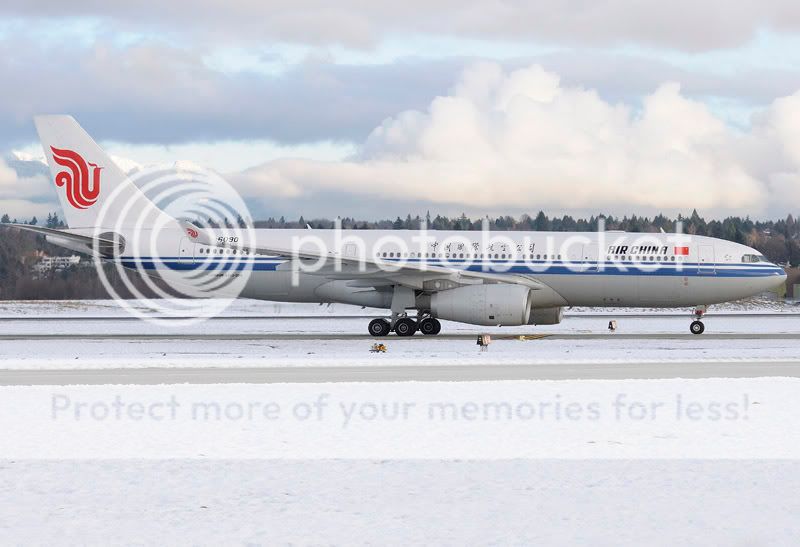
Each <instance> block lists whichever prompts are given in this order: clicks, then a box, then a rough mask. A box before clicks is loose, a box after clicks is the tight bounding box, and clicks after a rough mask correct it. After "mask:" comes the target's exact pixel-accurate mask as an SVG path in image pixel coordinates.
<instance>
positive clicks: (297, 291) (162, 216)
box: [14, 116, 786, 337]
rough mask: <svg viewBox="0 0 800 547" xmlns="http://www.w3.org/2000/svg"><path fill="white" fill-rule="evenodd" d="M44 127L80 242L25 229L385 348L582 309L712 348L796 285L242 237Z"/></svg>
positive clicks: (731, 269)
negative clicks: (282, 309) (685, 327)
mask: <svg viewBox="0 0 800 547" xmlns="http://www.w3.org/2000/svg"><path fill="white" fill-rule="evenodd" d="M35 124H36V128H37V131H38V133H39V137H40V140H41V142H42V146H43V148H44V152H45V155H46V157H47V162H48V164H49V166H50V169H51V172H52V175H53V179H54V182H55V185H56V189H57V191H58V195H59V199H60V202H61V205H62V208H63V211H64V218H65V219H66V221H67V224H68V226H69V228H68V229H64V230H55V229H49V228H45V227H39V226H28V225H14V226H16V227H17V228H20V229H24V230H29V231H33V232H36V233H39V234H43V235H44V236H45V237H46V238H47V240H48V241H50V242H51V243H54V244H56V245H60V246H63V247H66V248H68V249H71V250H74V251H78V252H82V253H85V254H90V255H93V256H95V257H100V258H102V260H104V261H107V262H112V263H116V264H120V265H122V266H123V267H126V268H129V269H133V270H135V271H137V272H140V273H142V272H143V273H145V274H147V275H151V276H156V277H160V278H162V279H167V280H170V279H177V282H178V283H180V282H181V281H180V276H181V275H183V276H186V275H193V274H195V273H197V272H198V271H200V270H203V271H212V272H213V273H214V275H215V276H216V277H222V278H225V277H239V276H241V275H242V274H247V275H246V280H245V282H244V283H243V284H242V285H241V286H240V287H239V288H238V289H237V294H236V295H234V296H238V297H243V298H251V299H259V300H270V301H282V302H315V303H343V304H354V305H359V306H363V307H370V308H378V309H382V310H386V312H387V313H386V314H385V316H384V317H379V318H376V319H373V320H372V321H371V322H370V323H369V325H368V332H369V334H370V335H372V336H375V337H383V336H387V335H389V334H390V333H392V332H394V333H395V334H396V335H398V336H412V335H414V334H415V333H417V332H420V333H422V334H423V335H436V334H438V333H439V332H440V330H441V323H440V320H447V321H455V322H461V323H467V324H471V325H485V326H521V325H553V324H557V323H560V322H561V320H562V318H563V310H564V308H565V307H566V308H568V307H573V306H588V307H615V308H618V307H642V308H678V307H694V310H695V313H694V315H693V321H692V322H691V323H690V332H692V333H693V334H701V333H703V332H704V330H705V326H704V324H703V322H702V321H701V319H702V316H703V314H704V313H705V311H706V310H707V307H708V306H709V305H712V304H718V303H722V302H727V301H734V300H739V299H742V298H746V297H750V296H754V295H758V294H761V293H763V292H765V291H768V290H771V289H774V288H776V287H778V286H779V285H781V284H783V283H784V282H785V281H786V273H785V272H784V271H783V269H782V268H780V267H779V266H777V265H775V264H773V263H771V262H769V261H768V260H767V259H766V258H765V257H764V256H763V255H761V254H760V253H759V252H758V251H756V250H755V249H752V248H750V247H747V246H745V245H741V244H738V243H733V242H730V241H725V240H720V239H715V238H711V237H701V236H696V235H688V234H666V233H658V234H654V233H623V232H605V231H599V232H580V233H569V232H502V233H500V234H498V233H494V234H487V232H486V231H430V232H428V231H424V230H419V231H417V230H386V231H383V230H278V229H267V230H260V229H259V230H255V229H250V230H248V231H247V234H243V235H242V236H239V235H229V234H228V233H223V232H222V231H221V230H220V229H219V228H213V229H212V228H207V227H201V226H199V225H198V224H197V223H193V222H192V221H191V220H190V219H180V218H173V217H171V216H170V215H168V214H167V213H166V212H164V211H163V210H161V209H159V207H158V206H156V204H155V203H154V202H153V201H151V200H150V199H149V198H148V197H147V195H146V194H145V193H144V192H142V191H141V190H140V189H139V188H138V187H137V185H136V184H135V183H134V182H133V181H132V180H131V179H130V178H129V177H128V176H127V175H126V174H125V173H123V171H122V170H121V169H120V168H119V167H118V166H117V165H116V164H115V163H114V162H113V161H112V160H111V158H110V157H109V156H108V155H107V154H106V153H105V152H104V151H103V150H102V149H101V148H100V147H99V146H98V145H97V144H96V143H95V142H94V141H93V140H92V138H91V137H90V136H89V135H88V134H87V133H86V132H85V131H84V130H83V129H82V128H81V127H80V125H78V123H77V122H76V121H75V119H73V118H72V117H71V116H38V117H36V118H35ZM120 219H123V220H120ZM155 227H158V229H156V228H155ZM145 240H146V243H147V244H145ZM311 265H313V266H314V267H313V268H312V267H310V266H311ZM175 276H177V277H175ZM219 291H220V292H221V293H222V292H224V291H225V289H224V288H220V289H219ZM209 296H214V294H210V295H209Z"/></svg>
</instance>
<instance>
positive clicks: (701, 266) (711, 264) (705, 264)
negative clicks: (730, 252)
mask: <svg viewBox="0 0 800 547" xmlns="http://www.w3.org/2000/svg"><path fill="white" fill-rule="evenodd" d="M697 273H699V274H705V275H714V274H716V273H717V265H716V261H715V259H714V246H713V245H700V246H699V247H698V253H697Z"/></svg>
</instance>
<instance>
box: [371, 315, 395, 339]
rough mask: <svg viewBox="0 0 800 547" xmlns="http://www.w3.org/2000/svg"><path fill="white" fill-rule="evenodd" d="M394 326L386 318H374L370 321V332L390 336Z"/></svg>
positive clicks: (375, 334) (373, 334) (374, 334)
mask: <svg viewBox="0 0 800 547" xmlns="http://www.w3.org/2000/svg"><path fill="white" fill-rule="evenodd" d="M391 330H392V327H391V326H390V325H389V322H388V321H387V320H386V319H373V320H372V321H370V322H369V333H370V334H371V335H372V336H388V335H389V332H391Z"/></svg>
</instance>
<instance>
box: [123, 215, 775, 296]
mask: <svg viewBox="0 0 800 547" xmlns="http://www.w3.org/2000/svg"><path fill="white" fill-rule="evenodd" d="M253 233H254V234H255V237H256V241H255V242H249V243H244V244H243V245H245V246H251V247H262V248H294V249H300V250H302V249H309V248H312V247H313V248H315V249H316V248H318V247H319V246H320V245H324V246H326V247H327V248H328V249H332V250H333V253H334V254H336V255H338V256H341V257H342V258H353V257H358V256H361V257H365V258H367V259H372V260H381V261H384V262H393V261H395V262H409V263H415V264H425V265H431V266H447V267H450V268H455V269H461V270H469V271H478V272H490V273H496V274H498V275H513V276H525V277H529V278H531V279H535V280H536V281H538V282H540V283H542V284H544V285H545V286H546V288H545V289H544V290H537V291H535V294H534V297H533V298H534V300H533V306H534V308H540V307H551V306H642V307H681V306H696V305H708V304H715V303H720V302H726V301H731V300H738V299H741V298H745V297H748V296H753V295H756V294H760V293H762V292H764V291H767V290H770V289H773V288H774V287H776V286H778V285H780V284H781V283H783V282H784V281H785V278H786V274H785V272H784V271H783V270H782V269H781V268H780V267H778V266H776V265H775V264H772V263H769V262H767V261H765V260H764V259H763V257H761V256H760V255H759V253H758V252H757V251H755V250H753V249H751V248H749V247H747V246H744V245H741V244H738V243H732V242H729V241H724V240H719V239H714V238H709V237H701V236H689V235H680V236H678V235H675V234H636V233H619V232H599V233H595V232H588V233H569V232H495V233H492V234H491V238H495V239H491V238H488V239H487V236H486V235H485V234H484V233H483V232H464V231H462V232H459V231H429V232H426V233H425V237H424V238H423V236H422V234H423V233H422V232H418V231H411V230H409V231H405V230H391V231H383V230H343V231H339V232H336V231H334V230H254V231H253ZM174 235H175V237H174V238H173V237H169V238H165V239H164V240H163V241H162V242H160V243H159V249H158V253H159V257H158V258H157V259H153V260H152V261H151V263H150V264H148V262H147V257H146V258H145V259H144V260H143V261H142V260H140V262H142V263H143V264H144V266H145V268H148V269H151V270H154V273H155V271H158V273H159V274H164V273H165V272H166V271H185V270H192V269H195V268H199V267H201V266H203V265H206V264H208V262H209V261H214V262H215V263H216V262H218V263H220V264H224V263H226V262H230V261H233V260H237V261H239V264H240V266H239V270H240V271H241V270H242V269H244V270H246V271H247V272H248V273H249V275H250V278H249V280H248V282H247V284H246V287H245V289H244V291H243V292H242V294H241V296H243V297H246V298H255V299H263V300H275V301H287V302H342V303H350V304H358V305H365V306H372V307H379V308H388V307H389V306H390V301H391V293H390V292H389V291H388V290H385V289H382V288H381V286H380V284H377V285H376V284H374V283H373V284H372V285H371V286H369V284H366V285H365V284H363V283H359V282H358V276H357V275H355V274H354V275H353V276H352V277H351V278H348V275H347V272H348V271H354V270H353V269H352V268H351V270H348V267H347V265H345V266H344V268H343V271H338V272H334V271H333V269H332V264H327V265H323V266H322V267H321V268H319V269H318V270H316V271H313V272H307V271H305V270H304V269H302V268H301V271H297V266H296V264H295V265H293V263H292V261H289V260H287V259H286V258H281V257H277V256H266V255H259V254H252V255H249V254H248V256H246V257H244V258H243V257H241V256H239V255H236V256H234V253H235V252H236V251H234V249H233V248H227V249H224V250H222V251H220V250H219V249H218V248H214V247H209V246H207V245H202V244H200V243H196V242H194V241H192V240H191V239H190V238H188V237H185V236H184V235H182V234H174ZM212 238H213V235H212ZM150 258H152V257H150ZM122 260H123V263H124V262H125V260H130V258H123V259H122ZM293 270H294V271H293ZM228 275H236V274H235V272H234V271H232V272H229V273H228ZM387 285H389V283H387ZM368 286H369V288H367V287H368Z"/></svg>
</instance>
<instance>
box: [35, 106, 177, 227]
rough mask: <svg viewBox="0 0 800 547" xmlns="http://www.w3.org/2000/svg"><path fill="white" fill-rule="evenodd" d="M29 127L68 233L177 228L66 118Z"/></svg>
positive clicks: (38, 120)
mask: <svg viewBox="0 0 800 547" xmlns="http://www.w3.org/2000/svg"><path fill="white" fill-rule="evenodd" d="M35 124H36V130H37V131H38V133H39V139H40V140H41V142H42V147H43V148H44V153H45V157H46V158H47V163H48V165H49V166H50V171H51V173H52V175H53V178H54V181H55V184H56V190H57V191H58V197H59V200H60V201H61V207H62V209H63V212H64V217H65V220H66V221H67V224H68V226H69V227H70V228H71V229H92V230H94V231H95V232H100V231H122V232H127V231H129V230H132V229H134V228H136V227H137V226H145V227H149V226H153V225H154V224H156V223H159V222H160V223H161V224H162V225H163V223H166V222H172V223H175V224H176V226H177V222H176V221H175V220H174V219H172V217H169V216H168V215H167V214H166V213H164V212H163V211H162V210H161V209H159V208H158V207H157V206H156V205H155V204H154V203H153V202H152V201H151V200H150V199H149V198H148V197H147V196H146V195H145V194H144V192H142V191H141V190H140V189H139V188H138V187H137V186H136V185H135V184H134V183H133V181H132V180H130V178H129V177H128V176H127V175H125V173H124V172H123V171H122V169H120V168H119V167H118V166H117V165H116V164H115V163H114V161H113V160H112V159H111V158H110V157H109V156H108V155H107V154H106V153H105V152H104V151H103V150H102V149H101V148H100V146H98V145H97V143H96V142H94V140H93V139H92V138H91V137H90V136H89V135H88V134H87V133H86V131H84V130H83V128H82V127H81V126H80V125H79V124H78V122H76V121H75V119H74V118H73V117H72V116H37V117H36V118H35Z"/></svg>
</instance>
